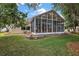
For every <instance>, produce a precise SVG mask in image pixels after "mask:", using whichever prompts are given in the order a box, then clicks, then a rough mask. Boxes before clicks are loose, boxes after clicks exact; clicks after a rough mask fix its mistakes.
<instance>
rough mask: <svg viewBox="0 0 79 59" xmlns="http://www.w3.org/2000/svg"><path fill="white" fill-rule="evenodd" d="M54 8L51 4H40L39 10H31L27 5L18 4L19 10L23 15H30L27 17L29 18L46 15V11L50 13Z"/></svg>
mask: <svg viewBox="0 0 79 59" xmlns="http://www.w3.org/2000/svg"><path fill="white" fill-rule="evenodd" d="M52 8H53V5H51V3H41V4H39V7H38V8H37V10H33V9H29V8H28V6H27V5H25V4H18V10H19V11H21V12H23V13H28V15H27V17H28V18H30V17H33V16H35V15H38V14H41V13H44V12H46V11H49V10H51V9H52Z"/></svg>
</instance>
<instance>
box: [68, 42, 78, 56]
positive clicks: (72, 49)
mask: <svg viewBox="0 0 79 59" xmlns="http://www.w3.org/2000/svg"><path fill="white" fill-rule="evenodd" d="M67 48H68V49H69V51H70V52H71V53H73V55H78V56H79V42H69V43H68V44H67Z"/></svg>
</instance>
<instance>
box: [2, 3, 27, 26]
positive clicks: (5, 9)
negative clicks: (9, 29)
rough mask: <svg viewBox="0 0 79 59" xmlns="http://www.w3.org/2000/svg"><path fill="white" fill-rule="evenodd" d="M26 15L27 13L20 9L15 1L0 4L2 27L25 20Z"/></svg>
mask: <svg viewBox="0 0 79 59" xmlns="http://www.w3.org/2000/svg"><path fill="white" fill-rule="evenodd" d="M25 17H27V14H24V13H22V12H20V11H18V10H17V5H16V4H15V3H9V4H7V3H4V4H0V27H6V25H8V26H10V25H11V24H14V25H15V26H17V25H19V24H20V23H21V21H22V22H23V21H24V20H25ZM24 22H25V21H24ZM21 24H22V23H21Z"/></svg>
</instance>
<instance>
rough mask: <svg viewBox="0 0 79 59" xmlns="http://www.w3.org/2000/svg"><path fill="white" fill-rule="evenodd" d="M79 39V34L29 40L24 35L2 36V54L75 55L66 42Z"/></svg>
mask: <svg viewBox="0 0 79 59" xmlns="http://www.w3.org/2000/svg"><path fill="white" fill-rule="evenodd" d="M71 41H79V35H61V36H50V37H46V38H43V39H38V40H29V39H27V38H25V37H23V36H2V37H0V55H11V56H12V55H14V56H15V55H28V56H29V55H35V56H37V55H50V56H51V55H73V54H72V53H71V52H70V51H68V49H67V47H66V44H67V43H68V42H71Z"/></svg>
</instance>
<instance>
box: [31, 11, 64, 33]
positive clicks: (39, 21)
mask: <svg viewBox="0 0 79 59" xmlns="http://www.w3.org/2000/svg"><path fill="white" fill-rule="evenodd" d="M31 24H32V25H31V31H32V32H33V33H34V34H56V33H63V32H64V20H63V19H62V18H61V17H60V16H59V15H57V14H56V13H54V12H52V11H51V12H48V13H45V14H42V15H40V16H36V17H34V18H33V20H32V22H31Z"/></svg>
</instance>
